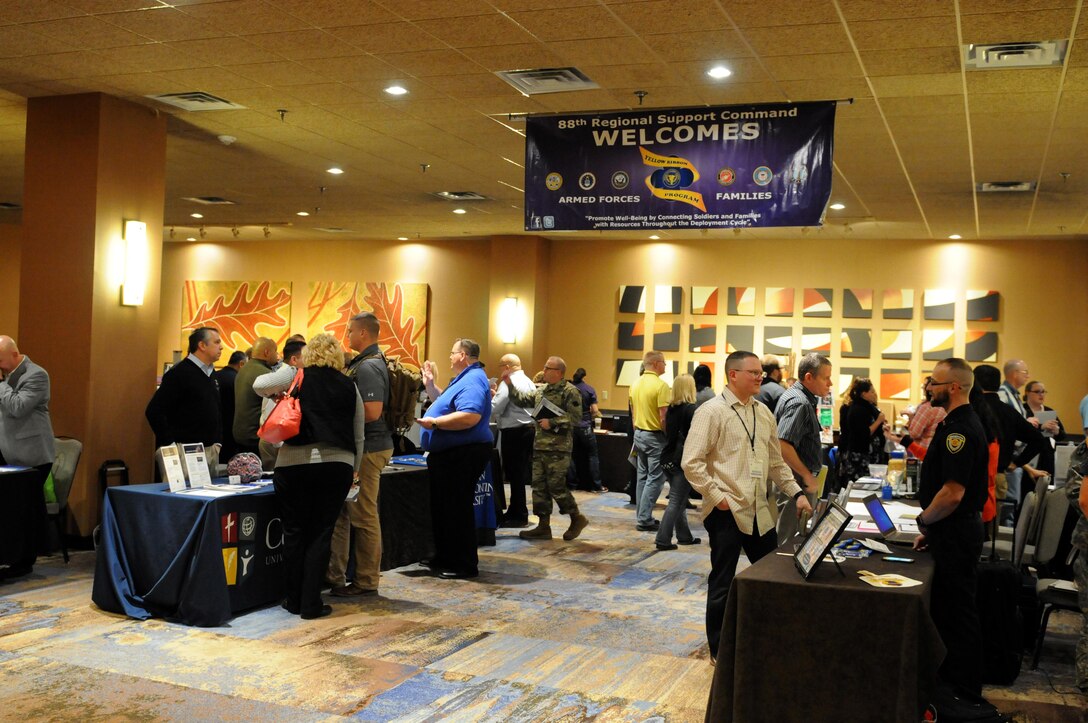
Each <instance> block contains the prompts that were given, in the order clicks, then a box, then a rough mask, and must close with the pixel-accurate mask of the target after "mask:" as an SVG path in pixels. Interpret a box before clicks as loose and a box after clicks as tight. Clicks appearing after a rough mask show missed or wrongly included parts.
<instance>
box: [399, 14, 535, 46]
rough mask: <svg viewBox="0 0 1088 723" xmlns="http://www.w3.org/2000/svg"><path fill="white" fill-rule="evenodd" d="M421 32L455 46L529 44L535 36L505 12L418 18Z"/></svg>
mask: <svg viewBox="0 0 1088 723" xmlns="http://www.w3.org/2000/svg"><path fill="white" fill-rule="evenodd" d="M412 25H414V26H415V27H416V28H418V31H417V32H419V31H422V32H424V33H428V34H429V35H431V36H433V37H435V38H438V39H439V40H441V41H442V42H443V43H445V44H447V45H449V46H450V47H452V48H483V47H489V46H491V47H493V46H496V45H514V44H518V43H530V42H532V41H533V40H534V38H533V36H532V35H530V34H529V33H527V32H526V31H524V30H522V28H521V27H520V26H519V25H517V24H516V23H515V22H514V21H513V20H511V19H510V18H508V17H506V16H504V15H498V14H493V15H477V16H473V17H463V18H442V19H439V20H416V21H414V22H413V23H412Z"/></svg>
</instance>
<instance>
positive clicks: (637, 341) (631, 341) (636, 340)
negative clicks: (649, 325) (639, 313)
mask: <svg viewBox="0 0 1088 723" xmlns="http://www.w3.org/2000/svg"><path fill="white" fill-rule="evenodd" d="M616 348H617V349H623V350H625V351H642V350H643V349H645V348H646V323H645V322H643V321H621V322H620V324H619V337H618V338H617V340H616Z"/></svg>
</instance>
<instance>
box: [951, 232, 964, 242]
mask: <svg viewBox="0 0 1088 723" xmlns="http://www.w3.org/2000/svg"><path fill="white" fill-rule="evenodd" d="M948 238H950V239H952V240H953V241H959V240H960V239H961V238H963V236H960V235H959V234H958V233H954V234H952V235H951V236H949V237H948Z"/></svg>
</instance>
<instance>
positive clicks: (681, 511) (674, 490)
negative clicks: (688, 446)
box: [655, 374, 699, 550]
mask: <svg viewBox="0 0 1088 723" xmlns="http://www.w3.org/2000/svg"><path fill="white" fill-rule="evenodd" d="M695 406H696V405H695V379H694V378H692V376H691V375H690V374H681V375H680V376H678V377H676V379H674V380H673V382H672V403H671V404H669V409H668V411H666V412H665V449H664V450H662V452H661V467H662V468H663V469H664V471H665V474H667V475H668V476H669V506H668V508H666V509H665V514H664V515H662V517H661V526H660V527H658V528H657V539H656V540H655V542H656V544H657V549H659V550H675V549H676V545H674V544H672V533H673V531H674V530H675V532H676V542H677V544H680V545H697V544H699V538H698V537H692V535H691V528H690V527H688V515H687V504H688V494H689V493H690V492H691V485H690V484H688V480H687V477H685V476H684V470H683V469H681V467H680V461H681V460H682V459H683V458H684V441H685V440H686V439H687V437H688V430H689V429H691V418H692V416H693V415H694V414H695Z"/></svg>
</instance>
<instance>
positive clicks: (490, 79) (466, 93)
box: [427, 73, 519, 99]
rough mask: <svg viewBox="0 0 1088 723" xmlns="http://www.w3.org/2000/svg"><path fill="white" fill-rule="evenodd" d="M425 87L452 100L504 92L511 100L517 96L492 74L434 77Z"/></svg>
mask: <svg viewBox="0 0 1088 723" xmlns="http://www.w3.org/2000/svg"><path fill="white" fill-rule="evenodd" d="M427 85H429V86H430V87H432V88H434V89H436V90H438V91H440V92H442V93H445V94H446V95H448V96H451V97H453V98H466V99H467V98H489V97H494V96H496V95H499V94H501V93H504V92H505V93H508V94H509V95H510V97H511V98H513V97H514V96H516V95H519V93H518V92H517V91H516V90H514V88H512V87H511V86H510V85H509V84H507V83H506V81H504V80H502V79H501V78H499V77H498V76H497V75H495V74H493V73H471V74H468V75H436V76H431V77H428V78H427Z"/></svg>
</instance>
